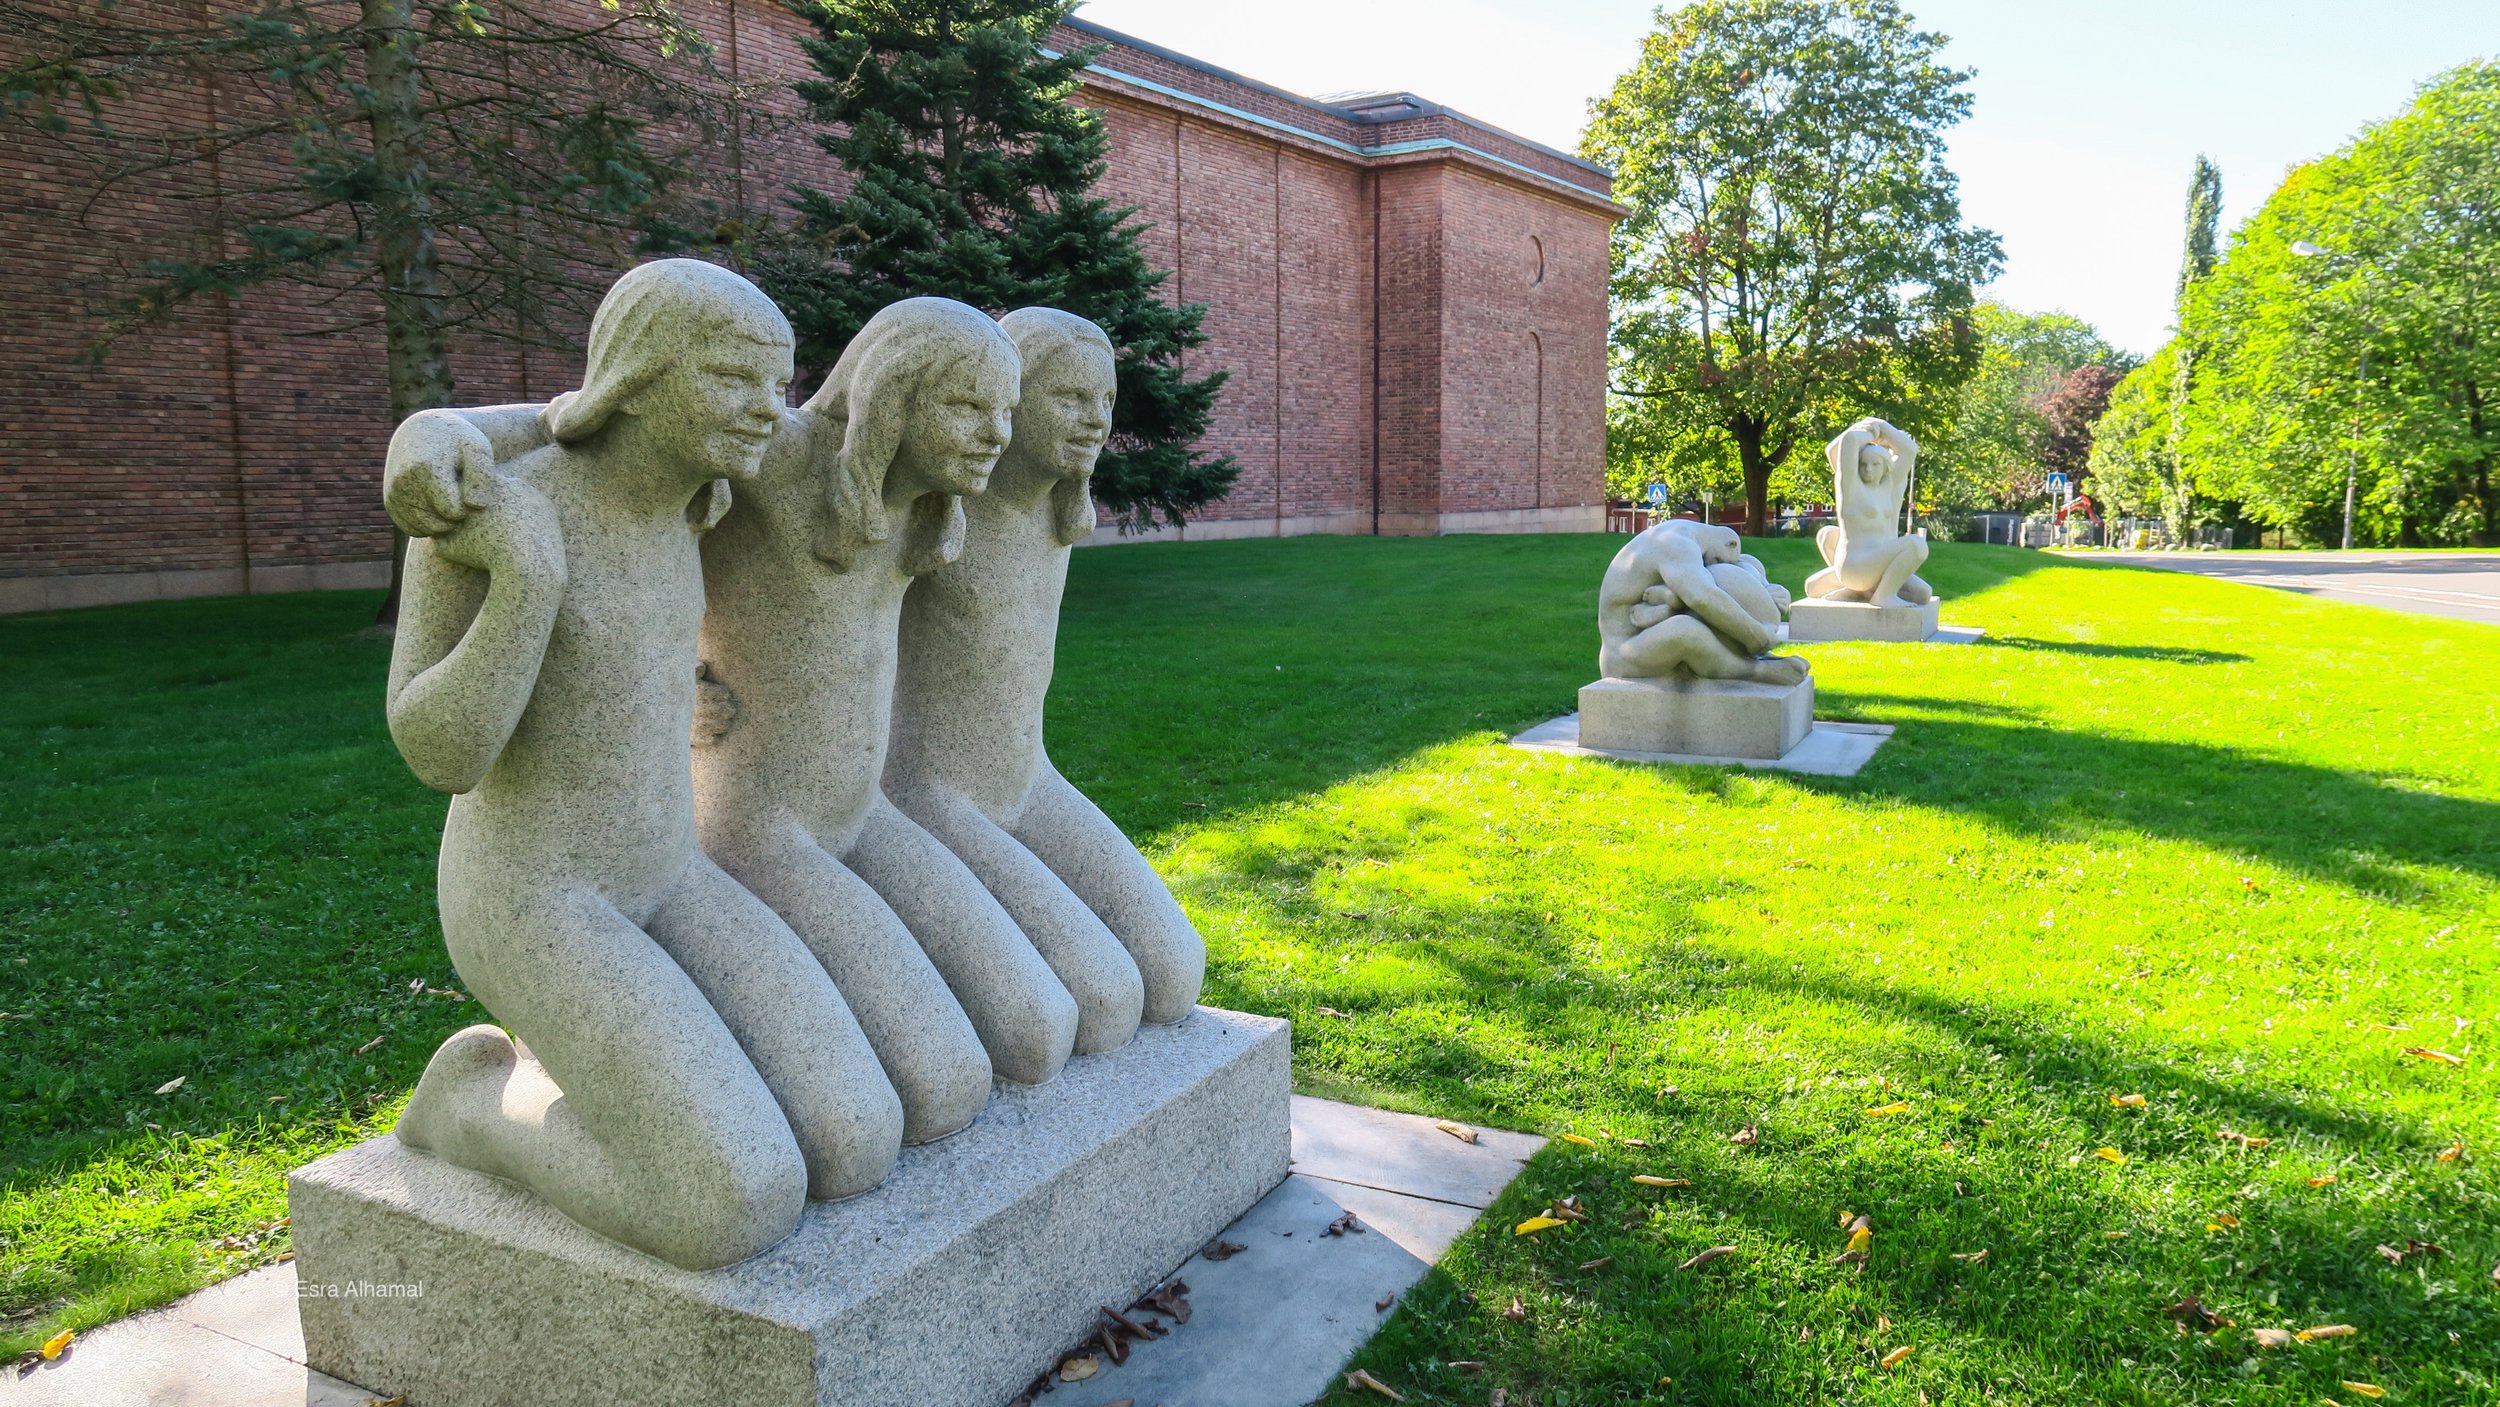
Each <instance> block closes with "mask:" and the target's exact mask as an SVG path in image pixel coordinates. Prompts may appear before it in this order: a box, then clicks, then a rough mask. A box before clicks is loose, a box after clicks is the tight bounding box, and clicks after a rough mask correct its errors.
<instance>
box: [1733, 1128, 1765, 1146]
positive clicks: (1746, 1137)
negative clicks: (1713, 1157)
mask: <svg viewBox="0 0 2500 1407" xmlns="http://www.w3.org/2000/svg"><path fill="white" fill-rule="evenodd" d="M1727 1141H1728V1142H1730V1143H1733V1144H1735V1145H1736V1146H1737V1147H1739V1148H1750V1147H1752V1146H1753V1145H1755V1144H1757V1143H1759V1142H1761V1141H1762V1126H1761V1125H1760V1124H1747V1125H1745V1126H1744V1127H1743V1128H1741V1129H1738V1130H1737V1131H1736V1132H1734V1133H1731V1134H1729V1135H1728V1136H1727Z"/></svg>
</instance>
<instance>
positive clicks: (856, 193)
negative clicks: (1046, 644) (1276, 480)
mask: <svg viewBox="0 0 2500 1407" xmlns="http://www.w3.org/2000/svg"><path fill="white" fill-rule="evenodd" d="M793 8H794V9H796V10H797V11H798V13H799V14H800V15H801V16H802V17H804V18H805V19H807V20H808V21H810V22H811V23H812V24H813V25H814V26H815V28H816V33H815V34H814V35H812V36H808V37H806V38H804V39H803V40H802V41H801V42H802V43H803V45H804V46H805V49H806V52H807V57H808V59H809V61H810V62H811V63H812V64H813V65H814V66H815V68H816V70H817V71H818V73H820V74H821V75H823V76H822V77H820V78H816V79H810V80H807V81H804V82H801V83H798V84H796V85H794V86H795V89H796V91H797V93H798V96H799V98H800V99H801V101H802V102H804V103H805V104H806V107H807V113H808V116H809V118H810V119H811V120H813V121H815V122H817V123H820V124H822V125H823V127H824V128H825V130H824V131H822V132H819V133H818V134H817V136H816V143H817V145H818V146H819V147H821V148H823V150H824V151H825V153H826V154H827V155H829V156H831V157H833V159H834V160H836V161H839V162H840V163H842V166H843V168H844V169H845V170H847V171H848V172H849V173H850V174H851V177H852V185H851V188H850V190H849V191H848V192H847V193H846V194H843V195H840V196H834V195H829V194H827V193H826V192H824V191H821V190H815V189H812V188H808V187H805V186H801V187H798V188H797V189H796V192H795V196H794V199H793V201H792V205H793V207H794V209H795V210H796V211H797V213H798V219H797V221H796V222H795V224H794V225H793V226H792V227H791V228H789V229H787V230H783V231H777V232H774V233H772V234H769V235H766V236H763V237H760V238H759V239H757V240H756V241H755V242H754V243H753V244H752V245H751V247H750V248H749V250H748V263H749V266H750V269H751V271H752V272H753V273H754V275H755V277H756V279H757V281H758V282H759V283H761V284H762V285H763V286H764V287H765V288H766V289H767V290H768V291H770V292H771V293H772V295H773V296H774V298H775V299H776V300H778V301H779V302H780V303H781V305H782V307H783V308H784V309H785V310H787V311H788V313H789V315H790V322H791V326H792V327H793V328H794V329H795V330H796V331H797V333H798V337H799V361H800V364H801V365H802V366H804V367H808V368H811V369H814V370H817V371H822V370H824V369H825V368H828V367H830V366H831V365H832V364H833V362H834V360H835V359H836V358H837V357H839V356H840V355H841V351H842V348H843V347H844V346H845V345H846V344H847V343H848V342H849V341H850V339H851V337H852V335H853V334H854V333H856V332H857V331H858V330H859V328H860V326H861V324H863V323H865V322H866V321H867V320H868V318H869V316H870V315H871V314H873V313H875V312H876V311H877V309H879V308H882V307H884V306H885V305H886V304H888V303H891V302H893V301H895V300H896V299H899V298H911V297H917V296H922V295H938V296H942V297H947V298H956V299H961V300H962V301H964V302H966V303H970V304H972V305H973V306H975V307H979V308H985V309H988V310H990V311H991V312H994V313H997V312H1005V311H1007V310H1009V309H1013V308H1019V307H1029V306H1035V305H1041V306H1047V307H1054V308H1064V309H1066V310H1067V311H1069V312H1072V313H1075V314H1077V315H1078V316H1080V317H1085V318H1091V319H1092V320H1093V321H1095V322H1097V323H1099V324H1101V325H1102V328H1103V330H1104V331H1105V332H1107V333H1109V334H1110V335H1111V341H1112V344H1113V345H1114V346H1116V347H1117V348H1119V378H1120V380H1119V401H1118V406H1117V409H1116V411H1115V412H1114V417H1113V425H1112V437H1111V443H1110V445H1109V447H1108V448H1107V449H1106V450H1105V451H1104V453H1103V456H1102V460H1101V463H1100V464H1099V465H1098V466H1097V467H1096V469H1095V471H1094V481H1093V486H1094V494H1095V496H1096V497H1097V498H1099V499H1100V500H1102V502H1103V504H1104V505H1105V506H1107V507H1109V508H1111V509H1112V510H1113V511H1115V512H1117V513H1119V514H1120V515H1121V516H1122V517H1123V519H1125V520H1126V521H1127V522H1129V523H1130V524H1131V525H1132V526H1137V527H1149V526H1152V525H1154V524H1155V523H1156V522H1158V521H1164V520H1169V521H1171V522H1174V523H1178V522H1180V521H1182V520H1183V519H1184V517H1185V515H1187V514H1188V513H1190V512H1193V511H1195V510H1196V509H1198V508H1200V507H1202V506H1204V505H1206V504H1208V503H1212V502H1214V501H1215V500H1217V499H1219V498H1221V497H1223V496H1224V494H1225V492H1226V491H1227V490H1228V489H1230V488H1231V487H1232V482H1233V479H1234V476H1235V475H1236V474H1237V473H1238V472H1239V470H1238V468H1237V467H1236V466H1235V465H1234V463H1233V461H1232V460H1231V459H1230V458H1229V457H1209V456H1205V455H1201V454H1198V453H1196V452H1194V451H1193V450H1192V449H1191V448H1190V446H1191V444H1192V443H1193V442H1195V441H1196V440H1197V439H1198V437H1199V436H1200V435H1202V434H1204V433H1205V431H1206V427H1207V422H1208V419H1209V417H1210V415H1211V414H1212V412H1213V410H1214V407H1215V396H1216V391H1217V389H1218V387H1220V386H1221V385H1222V384H1223V380H1224V377H1223V374H1222V373H1221V372H1217V373H1214V374H1211V375H1207V376H1201V377H1197V378H1194V379H1193V378H1191V377H1189V376H1188V375H1187V374H1186V373H1185V371H1184V370H1183V368H1182V365H1181V355H1182V353H1183V352H1185V351H1187V350H1188V349H1189V348H1192V347H1196V346H1198V345H1200V344H1202V343H1204V342H1205V341H1206V334H1205V333H1204V332H1202V331H1200V329H1199V323H1200V321H1201V320H1202V319H1203V317H1204V316H1205V313H1206V309H1205V306H1204V305H1202V304H1183V305H1179V306H1173V305H1171V304H1168V303H1165V302H1163V301H1162V300H1161V299H1159V298H1158V297H1156V296H1155V291H1156V289H1157V287H1158V286H1159V285H1160V284H1162V282H1163V280H1164V279H1165V277H1166V275H1164V274H1163V273H1160V272H1158V271H1156V270H1155V269H1154V268H1152V267H1151V266H1150V265H1149V264H1148V263H1147V261H1146V255H1145V251H1144V249H1143V248H1142V247H1141V245H1140V243H1139V238H1140V236H1141V235H1142V234H1143V233H1144V229H1145V227H1144V226H1143V225H1141V224H1139V223H1137V222H1136V221H1135V220H1134V218H1133V217H1134V216H1135V214H1136V211H1135V210H1134V209H1132V208H1127V207H1119V206H1114V205H1112V204H1111V203H1110V202H1109V201H1106V200H1103V199H1101V198H1099V197H1097V196H1095V195H1094V194H1093V186H1094V183H1095V182H1096V181H1097V180H1099V179H1101V177H1102V174H1103V169H1104V156H1105V153H1106V151H1107V150H1108V148H1109V145H1110V136H1109V133H1108V132H1107V131H1105V129H1104V127H1103V124H1102V121H1101V119H1100V118H1099V117H1098V116H1097V115H1096V114H1094V113H1093V112H1091V111H1089V110H1087V109H1085V108H1081V107H1078V106H1076V105H1074V104H1072V103H1070V102H1069V101H1068V98H1069V96H1070V95H1071V94H1073V93H1074V92H1075V90H1076V86H1077V80H1078V75H1079V74H1081V73H1082V72H1083V71H1084V68H1085V65H1086V63H1087V62H1088V61H1089V60H1090V59H1091V58H1092V56H1093V54H1094V53H1095V52H1096V51H1095V50H1094V49H1092V48H1086V49H1077V50H1073V51H1071V52H1068V53H1063V54H1058V55H1055V56H1054V55H1052V54H1050V53H1048V52H1047V50H1046V49H1045V47H1044V46H1045V44H1046V43H1047V41H1048V39H1049V36H1050V31H1051V27H1052V26H1053V25H1055V24H1057V23H1058V22H1059V21H1060V20H1061V19H1063V18H1065V17H1066V16H1067V14H1068V12H1069V11H1070V10H1072V9H1074V8H1075V6H1074V4H1073V3H1071V0H794V4H793Z"/></svg>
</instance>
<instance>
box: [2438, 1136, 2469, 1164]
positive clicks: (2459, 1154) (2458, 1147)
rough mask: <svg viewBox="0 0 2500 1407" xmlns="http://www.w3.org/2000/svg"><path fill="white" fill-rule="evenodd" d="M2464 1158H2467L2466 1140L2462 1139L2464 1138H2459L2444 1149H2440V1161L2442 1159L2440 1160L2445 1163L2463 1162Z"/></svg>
mask: <svg viewBox="0 0 2500 1407" xmlns="http://www.w3.org/2000/svg"><path fill="white" fill-rule="evenodd" d="M2464 1159H2465V1140H2464V1139H2462V1138H2460V1139H2458V1140H2457V1141H2456V1142H2454V1143H2451V1144H2449V1145H2448V1146H2447V1147H2445V1148H2442V1149H2440V1150H2439V1161H2440V1162H2443V1163H2456V1162H2462V1161H2464Z"/></svg>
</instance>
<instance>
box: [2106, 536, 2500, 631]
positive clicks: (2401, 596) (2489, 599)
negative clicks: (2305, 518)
mask: <svg viewBox="0 0 2500 1407" xmlns="http://www.w3.org/2000/svg"><path fill="white" fill-rule="evenodd" d="M2079 555H2086V556H2088V557H2089V558H2090V560H2093V561H2121V562H2126V563H2129V564H2132V565H2136V566H2145V567H2163V568H2167V569H2168V570H2170V571H2174V572H2194V573H2196V574H2197V575H2199V576H2214V577H2223V578H2227V579H2228V580H2231V581H2245V582H2247V583H2249V584H2250V585H2253V586H2271V587H2275V588H2278V589H2280V590H2284V591H2297V592H2300V593H2301V594H2302V595H2305V596H2323V597H2325V598H2327V599H2328V600H2330V601H2350V602H2353V603H2355V604H2357V605H2363V606H2385V607H2386V608H2387V609H2389V610H2391V611H2411V612H2413V613H2415V614H2416V615H2426V616H2450V617H2453V618H2455V619H2457V620H2479V621H2486V622H2489V623H2491V624H2494V625H2500V553H2495V552H2453V553H2451V552H2093V553H2089V554H2079Z"/></svg>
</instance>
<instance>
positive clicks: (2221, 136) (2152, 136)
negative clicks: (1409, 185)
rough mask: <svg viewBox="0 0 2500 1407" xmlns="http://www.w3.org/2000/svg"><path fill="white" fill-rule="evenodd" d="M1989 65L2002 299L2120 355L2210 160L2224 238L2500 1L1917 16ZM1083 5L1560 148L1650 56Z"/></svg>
mask: <svg viewBox="0 0 2500 1407" xmlns="http://www.w3.org/2000/svg"><path fill="white" fill-rule="evenodd" d="M1906 3H1907V4H1908V8H1909V10H1910V12H1911V13H1912V14H1913V15H1914V16H1916V18H1917V19H1918V21H1919V23H1920V24H1921V25H1922V26H1924V27H1926V28H1929V29H1934V30H1939V31H1942V32H1943V33H1945V34H1947V35H1950V36H1951V37H1952V40H1953V42H1952V44H1951V46H1950V47H1949V48H1948V49H1947V50H1946V57H1947V59H1948V60H1949V61H1951V62H1952V63H1954V64H1956V65H1958V66H1960V67H1963V68H1969V69H1975V70H1977V75H1976V77H1974V78H1973V80H1972V83H1971V90H1972V93H1973V95H1974V98H1975V106H1974V109H1973V113H1972V116H1971V118H1970V120H1969V121H1967V122H1965V123H1963V124H1962V125H1961V126H1960V127H1958V128H1956V129H1955V130H1954V133H1953V161H1954V166H1955V168H1956V169H1957V170H1958V171H1960V173H1961V176H1962V203H1963V210H1964V212H1965V214H1966V215H1967V216H1968V217H1969V218H1970V219H1971V220H1972V221H1973V222H1975V223H1978V224H1981V225H1985V226H1987V227H1988V228H1990V229H1993V230H1995V231H1996V232H1997V233H1998V234H1999V235H2001V236H2003V238H2004V240H2005V253H2006V266H2005V273H2004V275H2003V276H2002V277H2001V278H2000V279H1999V280H1998V281H1997V283H1996V285H1995V286H1994V288H1993V289H1991V290H1990V292H1991V293H1992V295H1993V296H1995V297H1998V298H2002V299H2004V300H2005V301H2006V302H2009V303H2012V304H2014V305H2015V306H2017V307H2022V308H2028V309H2033V310H2047V309H2062V310H2064V311H2066V312H2070V313H2073V314H2075V315H2077V316H2079V317H2082V318H2085V319H2087V320H2089V321H2090V322H2092V323H2093V324H2095V325H2096V326H2098V327H2099V328H2100V329H2101V330H2102V333H2103V334H2104V335H2105V336H2107V337H2108V338H2109V339H2110V340H2112V341H2113V342H2116V343H2118V344H2119V345H2120V346H2122V347H2128V348H2132V349H2134V350H2136V351H2139V352H2149V351H2151V350H2152V349H2153V348H2154V347H2156V346H2158V345H2160V343H2161V341H2162V340H2163V338H2164V337H2165V336H2167V335H2168V334H2167V327H2168V324H2169V321H2170V307H2169V303H2170V289H2171V282H2172V280H2173V278H2174V277H2175V276H2176V273H2177V270H2178V258H2179V234H2180V219H2181V209H2182V205H2183V203H2184V200H2185V196H2186V191H2187V180H2188V173H2189V170H2190V169H2191V167H2192V166H2193V165H2194V163H2195V159H2196V154H2197V153H2198V152H2199V151H2202V152H2204V153H2206V154H2207V155H2209V156H2211V157H2213V159H2214V160H2215V162H2216V163H2217V164H2218V165H2220V166H2221V168H2222V184H2223V195H2224V199H2225V219H2224V224H2225V228H2226V229H2228V228H2229V227H2230V226H2231V225H2234V224H2236V223H2238V222H2239V221H2240V220H2241V219H2244V218H2246V217H2247V216H2248V215H2249V214H2250V213H2251V212H2252V211H2254V210H2255V209H2256V208H2257V206H2258V205H2259V204H2260V203H2261V202H2263V200H2264V199H2265V197H2266V195H2267V194H2268V193H2269V192H2271V191H2272V190H2273V189H2274V187H2275V186H2276V184H2277V183H2279V182H2280V181H2281V179H2282V177H2283V173H2284V172H2285V170H2287V169H2288V168H2290V167H2291V166H2294V165H2296V164H2298V163H2300V162H2302V161H2304V160H2307V159H2308V158H2310V157H2312V156H2316V155H2318V154H2320V153H2323V152H2326V151H2330V150H2332V149H2334V148H2335V147H2337V146H2340V145H2342V144H2343V143H2344V142H2345V141H2346V140H2348V139H2349V138H2350V137H2351V136H2352V135H2353V134H2354V133H2355V132H2357V131H2358V130H2359V129H2360V128H2361V126H2362V124H2364V123H2366V122H2369V121H2371V120H2373V119H2375V118H2379V117H2386V116H2390V115H2393V114H2394V113H2396V112H2399V111H2401V110H2402V109H2403V108H2404V106H2405V105H2406V103H2407V102H2409V101H2410V100H2411V97H2412V94H2413V89H2414V87H2415V85H2417V84H2418V83H2420V82H2421V81H2422V80H2424V79H2426V78H2428V77H2430V76H2431V75H2433V74H2435V73H2437V72H2439V71H2440V70H2442V69H2446V68H2450V67H2453V66H2454V65H2456V64H2459V63H2462V62H2464V61H2466V60H2468V59H2473V58H2489V57H2500V0H2380V2H2379V3H2361V2H2360V0H2339V2H2338V3H2314V2H2313V0H2274V3H2259V0H1906ZM1080 13H1081V14H1082V15H1083V16H1084V17H1086V18H1088V19H1091V20H1093V21H1094V22H1096V23H1098V24H1103V25H1107V26H1109V27H1111V28H1113V29H1117V30H1122V31H1124V32H1127V33H1130V34H1134V35H1137V36H1138V37H1140V38H1143V39H1149V40H1152V41H1154V42H1156V43H1159V44H1163V45H1166V46H1168V47H1171V48H1174V49H1178V50H1180V51H1181V52H1183V53H1186V54H1191V55H1193V56H1195V57H1198V58H1201V59H1204V60H1206V61H1207V62H1209V63H1213V64H1218V65H1221V66H1223V67H1225V68H1230V69H1233V70H1235V71H1237V72H1240V73H1244V74H1247V75H1249V76H1250V77H1253V78H1257V79H1261V80H1263V81H1266V82H1269V83H1273V84H1276V85H1277V86H1279V87H1282V88H1289V89H1292V90H1294V91H1296V92H1302V93H1330V92H1343V91H1348V90H1354V89H1384V88H1385V89H1398V88H1403V89H1408V90H1411V91H1413V92H1416V93H1420V94H1422V95H1423V96H1425V97H1427V98H1430V99H1432V100H1433V101H1435V102H1440V103H1446V104H1448V105H1449V106H1451V107H1454V108H1457V109H1459V110H1460V111H1462V112H1466V113H1468V114H1470V115H1472V116H1475V117H1478V118H1481V119H1483V120H1484V121H1487V122H1490V123H1493V124H1494V125H1496V126H1499V127H1505V128H1508V129H1510V130H1511V131H1514V132H1517V133H1519V134H1520V135H1521V136H1524V137H1529V138H1531V139H1534V140H1536V141H1540V142H1544V143H1546V144H1548V145H1551V146H1556V147H1561V148H1564V149H1566V150H1568V149H1571V148H1573V147H1575V146H1576V145H1577V143H1578V140H1579V132H1580V127H1581V124H1582V123H1583V122H1584V121H1585V120H1586V116H1587V105H1588V100H1589V99H1590V98H1592V97H1594V96H1596V95H1597V94H1599V93H1602V92H1604V91H1605V90H1606V89H1607V88H1608V87H1609V86H1610V85H1611V84H1612V82H1613V80H1614V76H1615V75H1616V74H1617V73H1619V72H1621V71H1622V70H1623V69H1624V68H1626V67H1628V66H1629V65H1630V64H1631V62H1632V60H1633V58H1634V56H1635V55H1636V54H1637V52H1638V48H1639V43H1640V37H1641V35H1643V34H1644V33H1646V32H1647V31H1648V30H1649V29H1650V28H1651V27H1652V24H1653V21H1652V11H1651V7H1650V6H1647V5H1643V4H1636V3H1628V2H1627V0H1368V3H1366V4H1361V5H1350V4H1346V3H1343V0H1257V2H1256V3H1232V4H1215V3H1209V0H1089V3H1087V4H1086V5H1085V7H1084V9H1083V10H1082V11H1080Z"/></svg>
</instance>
